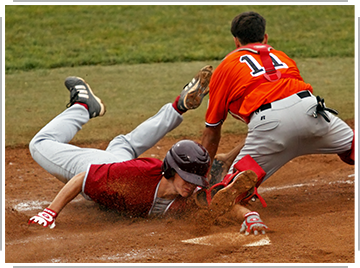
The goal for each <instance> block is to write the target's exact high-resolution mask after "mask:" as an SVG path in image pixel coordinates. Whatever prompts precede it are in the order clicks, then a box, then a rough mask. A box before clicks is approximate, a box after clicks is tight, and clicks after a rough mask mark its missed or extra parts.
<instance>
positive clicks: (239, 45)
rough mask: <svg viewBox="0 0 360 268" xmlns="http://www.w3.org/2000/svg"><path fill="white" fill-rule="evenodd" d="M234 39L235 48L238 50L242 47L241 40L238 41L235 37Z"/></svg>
mask: <svg viewBox="0 0 360 268" xmlns="http://www.w3.org/2000/svg"><path fill="white" fill-rule="evenodd" d="M233 38H234V43H235V47H236V48H239V47H241V43H240V41H239V39H237V38H236V37H235V36H234V37H233Z"/></svg>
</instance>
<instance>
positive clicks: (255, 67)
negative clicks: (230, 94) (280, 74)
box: [240, 53, 289, 76]
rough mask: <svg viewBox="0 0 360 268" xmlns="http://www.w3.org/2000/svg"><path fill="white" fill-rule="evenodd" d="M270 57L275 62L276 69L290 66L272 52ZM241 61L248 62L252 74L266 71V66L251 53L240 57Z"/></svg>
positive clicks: (256, 74)
mask: <svg viewBox="0 0 360 268" xmlns="http://www.w3.org/2000/svg"><path fill="white" fill-rule="evenodd" d="M269 55H270V58H271V61H272V63H273V64H274V67H275V69H284V68H285V69H286V68H289V67H288V66H287V65H286V63H284V62H282V61H281V60H280V59H279V58H278V57H277V56H275V55H274V54H272V53H270V54H269ZM240 62H241V63H246V64H247V66H249V68H250V70H251V72H250V74H251V75H252V76H259V75H262V74H264V73H265V68H264V67H263V66H262V65H261V64H260V63H259V62H258V61H257V60H256V59H255V58H254V57H253V56H252V55H250V54H246V55H243V56H241V57H240Z"/></svg>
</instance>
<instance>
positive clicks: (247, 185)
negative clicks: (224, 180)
mask: <svg viewBox="0 0 360 268" xmlns="http://www.w3.org/2000/svg"><path fill="white" fill-rule="evenodd" d="M257 181H258V177H257V175H256V174H255V172H253V171H252V170H246V171H243V172H240V173H239V174H237V175H236V176H235V178H234V179H233V181H232V182H231V183H230V184H229V185H228V186H226V187H225V188H223V189H221V190H219V191H218V192H217V193H216V194H215V195H214V197H213V198H212V200H211V203H210V206H209V208H210V210H211V211H212V213H213V214H214V215H216V216H220V215H223V214H224V213H225V212H228V211H230V209H231V208H232V207H233V206H234V205H235V201H236V199H237V198H238V197H239V196H240V195H242V194H244V193H246V192H248V191H249V190H251V189H253V188H254V187H255V185H256V183H257Z"/></svg>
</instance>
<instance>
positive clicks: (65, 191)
mask: <svg viewBox="0 0 360 268" xmlns="http://www.w3.org/2000/svg"><path fill="white" fill-rule="evenodd" d="M85 174H86V173H85V172H82V173H79V174H77V175H75V176H74V177H73V178H72V179H71V180H69V181H68V182H67V183H66V184H65V186H64V187H63V188H62V189H61V190H60V192H59V193H58V194H57V195H56V197H55V199H54V200H53V201H52V202H51V204H50V205H49V207H47V208H45V209H44V211H42V212H40V213H39V214H38V215H36V216H34V217H32V218H30V220H29V222H28V223H29V224H32V223H34V224H36V223H37V224H39V225H42V226H43V227H48V226H49V227H50V229H52V228H54V227H55V219H56V217H57V216H58V214H59V213H60V211H61V210H62V209H63V208H64V207H65V206H66V205H67V204H68V203H69V202H70V201H71V200H73V199H74V198H75V197H76V196H77V195H78V194H79V193H80V192H81V190H82V184H83V181H84V178H85Z"/></svg>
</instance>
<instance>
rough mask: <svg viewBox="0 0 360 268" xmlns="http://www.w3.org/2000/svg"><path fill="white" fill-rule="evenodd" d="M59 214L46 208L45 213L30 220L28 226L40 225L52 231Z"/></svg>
mask: <svg viewBox="0 0 360 268" xmlns="http://www.w3.org/2000/svg"><path fill="white" fill-rule="evenodd" d="M56 217H57V213H56V212H55V211H53V210H51V209H49V208H45V209H44V211H42V212H40V213H39V214H38V215H36V216H34V217H32V218H30V220H29V222H28V224H36V223H37V224H39V225H42V226H43V227H48V226H49V227H50V229H52V228H54V227H55V219H56Z"/></svg>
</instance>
